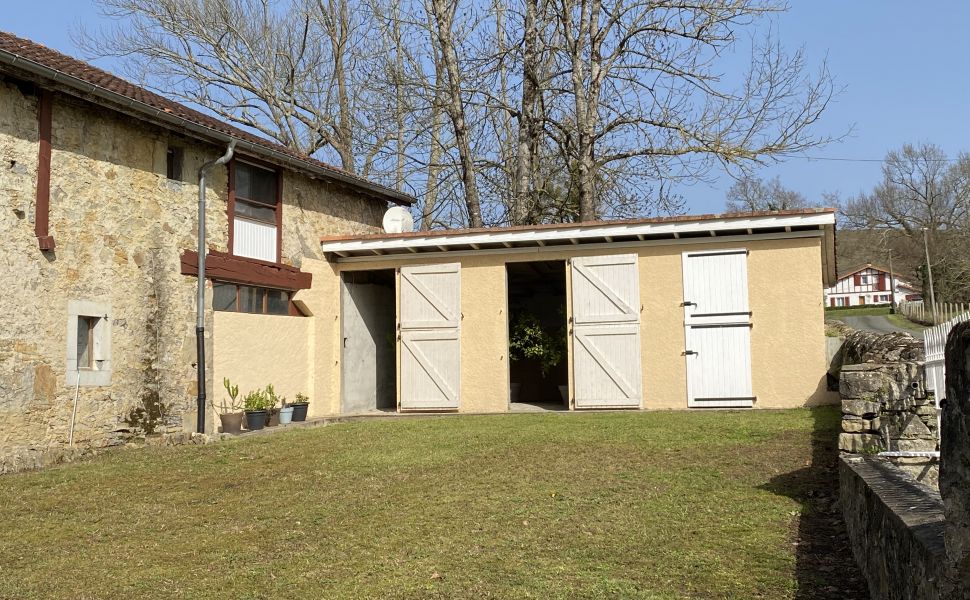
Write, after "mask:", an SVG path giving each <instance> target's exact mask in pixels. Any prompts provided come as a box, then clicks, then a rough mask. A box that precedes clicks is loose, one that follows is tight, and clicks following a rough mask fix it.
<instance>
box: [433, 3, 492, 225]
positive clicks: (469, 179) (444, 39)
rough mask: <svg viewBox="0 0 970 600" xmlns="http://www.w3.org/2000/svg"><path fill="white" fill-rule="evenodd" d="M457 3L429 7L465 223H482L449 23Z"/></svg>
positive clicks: (459, 77)
mask: <svg viewBox="0 0 970 600" xmlns="http://www.w3.org/2000/svg"><path fill="white" fill-rule="evenodd" d="M456 8H457V4H456V3H455V2H454V1H449V0H432V2H431V9H432V11H433V12H434V17H435V21H436V23H437V32H436V33H437V37H438V44H439V46H440V50H441V60H442V62H443V63H444V67H445V74H446V82H447V92H446V95H447V103H446V110H447V113H448V116H449V118H450V119H451V125H452V128H453V129H454V134H455V145H456V147H457V148H458V159H459V163H460V167H461V181H462V185H463V186H464V188H465V206H466V208H467V209H468V225H469V226H470V227H481V226H482V208H481V203H480V202H479V199H478V185H477V183H476V179H475V175H476V173H475V161H474V159H473V157H472V149H471V139H470V134H469V131H468V123H467V121H466V120H465V109H464V106H463V103H462V97H461V75H460V73H459V70H458V54H457V50H456V49H455V42H454V38H453V37H452V25H453V23H454V18H455V9H456Z"/></svg>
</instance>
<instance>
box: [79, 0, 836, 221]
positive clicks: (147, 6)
mask: <svg viewBox="0 0 970 600" xmlns="http://www.w3.org/2000/svg"><path fill="white" fill-rule="evenodd" d="M97 1H98V3H99V4H100V5H101V7H102V8H103V9H104V11H105V12H106V13H107V14H108V15H109V16H112V17H115V18H117V19H118V23H117V26H116V27H113V28H111V29H109V30H107V31H103V32H97V33H95V34H82V35H81V36H80V37H81V40H80V42H81V43H82V45H83V46H85V47H86V48H87V49H88V50H89V51H90V52H91V53H93V54H95V55H113V56H119V57H123V58H124V59H125V64H126V65H127V70H128V72H129V74H131V75H133V76H134V77H135V78H136V79H138V80H140V81H141V82H142V83H144V84H145V85H147V86H148V87H150V88H152V89H154V90H156V91H159V92H160V93H163V94H167V95H169V96H172V97H174V98H176V99H178V100H182V101H186V102H188V103H191V104H195V105H198V106H200V107H202V108H204V109H206V110H208V111H210V112H212V113H214V114H215V115H217V116H219V117H221V118H223V119H225V120H228V121H230V122H232V123H235V124H238V125H241V126H244V127H247V128H250V129H252V130H254V131H256V132H258V133H260V134H261V135H264V136H266V137H268V138H270V139H273V140H276V141H278V142H280V143H282V144H285V145H287V146H289V147H291V148H294V149H296V150H299V151H301V152H304V153H306V154H312V155H316V156H318V157H320V158H321V159H323V160H330V161H332V162H337V163H339V164H340V165H341V166H343V167H344V168H345V169H348V170H351V171H354V172H358V173H361V174H363V175H365V176H367V177H370V178H374V179H376V180H379V181H381V182H383V183H386V184H387V185H390V186H393V187H395V188H397V189H401V190H404V191H408V192H410V193H412V194H414V195H415V196H416V197H417V198H418V199H419V203H418V205H417V206H416V209H415V214H416V216H417V217H418V218H419V220H420V222H421V223H422V226H423V227H426V228H432V227H451V226H462V225H471V226H480V225H486V224H487V225H495V224H510V223H514V224H525V223H539V222H546V221H576V220H590V219H595V218H612V217H619V216H637V215H642V214H645V213H656V212H668V213H670V212H677V211H679V210H681V209H682V203H681V202H680V199H679V197H677V196H676V194H672V190H673V189H674V185H675V184H676V183H677V182H679V181H690V180H696V179H699V178H704V177H705V176H707V175H708V174H709V173H710V172H711V170H712V169H716V168H727V169H732V170H733V169H738V170H744V169H747V168H748V167H750V166H752V165H755V164H758V163H761V162H764V161H768V160H779V159H781V158H783V157H784V156H786V155H787V154H789V153H792V152H797V151H800V150H804V149H806V148H810V147H812V146H814V145H816V144H820V143H824V142H825V141H826V140H827V138H825V137H824V136H816V135H813V134H812V129H811V128H812V126H813V124H814V123H815V121H816V120H817V119H818V117H819V115H820V114H821V112H822V111H823V110H824V109H825V106H826V104H827V102H828V100H829V99H830V97H831V95H832V92H833V87H832V80H831V78H830V77H829V75H828V73H827V72H826V70H825V68H824V65H823V66H822V68H821V70H820V72H819V73H818V75H817V76H815V77H809V76H807V75H806V67H805V64H804V58H803V56H802V54H801V53H800V52H796V53H794V54H793V55H791V56H789V55H786V54H785V53H784V52H782V50H781V48H780V46H779V45H778V44H777V43H775V42H774V41H773V40H771V39H766V40H765V41H764V43H762V44H760V45H755V44H753V50H752V58H751V63H750V64H751V69H750V72H749V73H748V74H747V76H746V77H744V78H741V79H739V80H738V81H731V80H728V79H725V78H724V77H723V76H722V75H721V74H720V67H721V65H720V62H719V60H720V57H721V56H722V55H723V53H724V52H725V51H726V50H728V49H731V48H733V47H736V46H737V45H738V40H737V35H738V33H739V32H740V31H742V30H743V29H745V28H747V27H749V26H751V25H753V24H755V23H757V22H758V21H759V19H760V18H761V17H763V16H765V15H767V14H770V13H771V12H773V11H776V10H780V9H781V8H780V7H779V6H778V5H776V4H775V3H774V0H687V1H684V0H517V1H516V2H503V1H501V0H97Z"/></svg>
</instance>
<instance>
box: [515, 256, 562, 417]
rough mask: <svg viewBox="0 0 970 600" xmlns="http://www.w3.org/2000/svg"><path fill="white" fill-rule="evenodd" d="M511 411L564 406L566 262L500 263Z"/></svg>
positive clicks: (549, 408)
mask: <svg viewBox="0 0 970 600" xmlns="http://www.w3.org/2000/svg"><path fill="white" fill-rule="evenodd" d="M506 274H507V278H508V294H509V297H508V304H509V310H508V316H509V321H508V328H509V357H510V361H509V386H510V394H509V396H510V408H511V410H566V409H568V408H569V403H568V400H567V399H566V393H565V389H566V385H567V382H568V377H569V369H568V357H567V345H566V335H567V333H566V332H567V330H566V263H565V261H561V260H551V261H535V262H515V263H508V264H507V265H506Z"/></svg>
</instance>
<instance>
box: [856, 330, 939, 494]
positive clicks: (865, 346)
mask: <svg viewBox="0 0 970 600" xmlns="http://www.w3.org/2000/svg"><path fill="white" fill-rule="evenodd" d="M924 356H925V354H924V350H923V342H922V340H917V339H915V338H913V337H912V336H910V335H909V334H876V333H872V332H868V331H854V330H852V331H848V332H845V342H844V344H843V345H842V348H841V350H840V355H839V358H838V361H839V362H840V363H841V366H838V372H839V394H840V396H841V397H842V433H841V434H840V435H839V449H840V450H842V451H843V452H851V453H862V454H876V453H879V452H883V451H898V452H933V451H936V450H937V449H938V440H939V431H938V423H939V418H938V412H939V411H938V409H937V408H936V400H935V398H934V397H933V394H932V392H928V391H927V390H926V388H925V385H924V379H925V373H924ZM892 460H893V462H895V463H896V464H897V466H899V467H900V468H901V469H903V470H905V471H907V472H908V473H909V474H911V475H912V476H914V477H916V478H917V479H918V480H919V481H922V482H925V483H927V484H929V485H931V486H935V485H936V481H937V477H938V472H939V468H938V467H939V461H938V460H937V459H936V458H933V457H925V456H924V457H897V458H893V459H892Z"/></svg>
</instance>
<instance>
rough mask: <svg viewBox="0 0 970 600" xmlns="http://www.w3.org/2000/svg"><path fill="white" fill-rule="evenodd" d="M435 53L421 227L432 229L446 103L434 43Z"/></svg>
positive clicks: (441, 74)
mask: <svg viewBox="0 0 970 600" xmlns="http://www.w3.org/2000/svg"><path fill="white" fill-rule="evenodd" d="M432 51H433V52H434V55H435V62H434V78H435V83H434V90H435V92H434V99H433V100H432V103H433V104H432V105H431V132H430V135H429V138H430V139H429V141H428V146H429V147H428V181H427V184H426V185H425V189H426V190H427V193H426V194H425V196H424V211H423V212H424V215H423V216H422V218H421V229H431V228H432V227H433V226H434V211H435V208H437V205H438V176H439V175H440V174H441V156H442V147H441V128H442V127H444V118H443V117H444V111H443V109H442V104H443V103H444V98H443V96H444V95H443V94H442V93H441V85H440V82H441V80H442V79H443V78H444V66H443V65H442V61H441V59H440V52H439V51H438V49H437V47H436V45H435V44H432Z"/></svg>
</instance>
